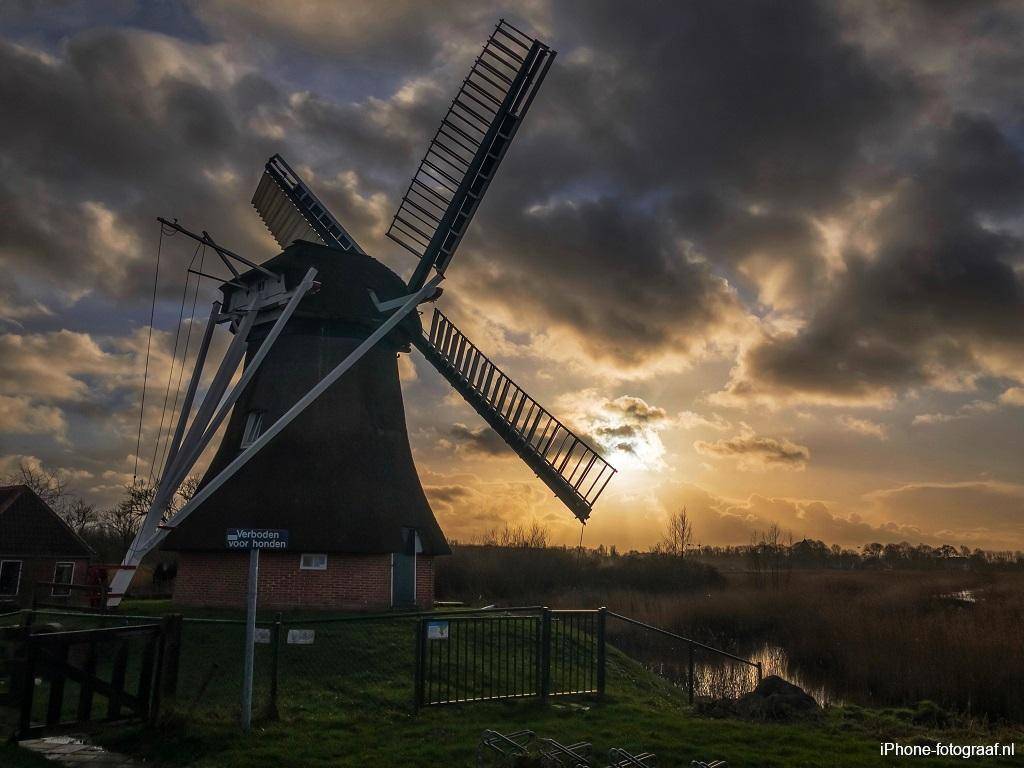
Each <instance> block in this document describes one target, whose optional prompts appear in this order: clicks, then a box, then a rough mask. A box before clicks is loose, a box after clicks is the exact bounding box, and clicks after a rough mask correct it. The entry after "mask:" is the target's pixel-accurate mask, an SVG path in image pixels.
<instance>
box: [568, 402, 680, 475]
mask: <svg viewBox="0 0 1024 768" xmlns="http://www.w3.org/2000/svg"><path fill="white" fill-rule="evenodd" d="M557 405H558V409H559V411H560V412H564V413H565V414H566V418H567V419H568V421H569V423H570V424H573V425H574V426H575V427H576V428H577V429H579V430H580V431H581V432H582V433H583V435H584V438H585V439H588V440H591V441H592V442H593V443H594V444H595V448H597V449H598V450H599V451H601V452H603V453H604V454H605V458H606V459H607V460H608V461H610V462H611V463H612V464H613V465H615V467H616V469H618V470H620V471H621V470H623V469H637V470H648V471H649V470H661V469H665V467H666V464H665V461H664V456H665V445H664V443H663V442H662V440H661V436H660V433H661V432H663V431H665V430H666V429H668V428H670V427H671V426H672V425H673V419H672V418H671V417H670V416H669V414H668V412H667V411H666V410H665V409H664V408H661V407H660V406H657V405H653V404H651V403H648V402H647V401H646V400H644V399H643V398H641V397H636V396H634V395H620V396H619V397H615V398H607V397H603V396H602V395H601V394H599V393H598V392H597V390H594V389H586V390H583V391H580V392H574V393H569V394H566V395H563V396H562V397H561V398H559V400H558V403H557Z"/></svg>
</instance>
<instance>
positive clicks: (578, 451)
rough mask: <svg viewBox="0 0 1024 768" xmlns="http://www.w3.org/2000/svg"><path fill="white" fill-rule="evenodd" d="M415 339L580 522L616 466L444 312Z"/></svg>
mask: <svg viewBox="0 0 1024 768" xmlns="http://www.w3.org/2000/svg"><path fill="white" fill-rule="evenodd" d="M413 344H415V346H416V348H417V349H419V350H420V352H422V353H423V355H424V356H425V357H426V358H427V360H429V361H430V363H431V364H432V365H433V366H434V367H435V368H437V370H438V371H439V372H440V373H441V375H442V376H444V377H445V378H446V379H447V380H448V381H449V382H450V383H451V385H452V386H453V387H455V389H456V391H458V393H459V394H460V395H462V396H463V397H464V398H465V399H466V402H468V403H469V404H470V405H471V406H473V408H474V409H475V410H476V412H477V413H479V414H480V415H481V416H483V418H484V420H485V421H486V422H487V423H488V424H489V425H490V426H491V427H492V428H493V429H494V430H495V431H496V432H497V433H498V434H499V435H501V437H502V439H503V440H504V441H505V442H506V443H508V445H509V446H510V447H511V448H512V450H514V451H515V452H516V453H517V454H519V456H520V457H521V458H522V459H523V461H525V462H526V463H527V465H528V466H529V467H530V468H531V469H532V470H534V472H536V473H537V476H538V477H540V478H541V480H543V481H544V483H545V484H546V485H547V486H548V488H550V489H551V490H552V491H553V492H554V494H555V495H556V496H557V497H558V498H559V499H561V500H562V502H563V503H564V504H565V505H566V506H567V507H568V508H569V510H570V511H571V512H572V513H573V514H574V515H576V517H578V518H579V519H580V520H581V521H584V522H585V521H586V519H587V518H588V517H589V516H590V510H591V508H592V507H593V506H594V504H595V503H596V502H597V499H598V497H599V496H600V495H601V492H602V491H604V489H605V486H607V485H608V481H609V480H611V479H612V476H613V475H614V474H615V469H614V468H613V467H612V466H611V464H609V463H608V462H607V461H605V460H604V459H603V458H602V457H601V455H600V454H598V453H597V451H595V450H594V449H593V448H591V447H590V446H589V445H587V443H586V442H584V441H583V440H581V439H580V438H579V437H578V436H577V435H576V434H575V433H574V432H573V431H572V430H571V429H569V428H568V427H566V426H565V425H564V424H563V423H562V422H560V421H559V420H558V419H556V418H555V417H554V416H552V415H551V414H550V413H549V412H548V411H547V410H546V409H545V408H543V407H542V406H541V405H540V404H539V403H538V402H537V401H536V400H534V399H533V398H532V397H530V396H529V395H528V394H526V392H525V391H524V390H523V389H522V388H521V387H520V386H519V385H517V384H516V383H515V382H514V381H512V379H510V378H509V377H508V376H507V375H506V374H505V373H504V372H503V371H502V370H501V369H500V368H498V366H496V365H495V364H494V363H492V362H491V361H490V360H489V359H488V358H487V356H486V355H484V354H483V353H482V352H481V351H480V350H479V349H477V347H476V346H475V345H474V344H473V342H471V341H470V340H469V339H467V338H466V336H465V335H464V334H463V333H462V332H461V331H460V330H459V329H458V328H456V327H455V325H454V324H453V323H452V322H451V320H449V319H448V318H447V317H445V316H444V314H442V313H441V312H440V311H438V310H436V309H435V310H434V316H433V319H432V320H431V323H430V334H429V336H419V337H416V338H414V339H413Z"/></svg>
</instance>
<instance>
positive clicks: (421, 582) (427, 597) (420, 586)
mask: <svg viewBox="0 0 1024 768" xmlns="http://www.w3.org/2000/svg"><path fill="white" fill-rule="evenodd" d="M416 605H418V606H419V607H420V608H421V609H423V610H429V609H431V608H433V607H434V558H432V557H424V556H423V555H417V556H416Z"/></svg>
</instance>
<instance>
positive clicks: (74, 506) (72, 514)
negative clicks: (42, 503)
mask: <svg viewBox="0 0 1024 768" xmlns="http://www.w3.org/2000/svg"><path fill="white" fill-rule="evenodd" d="M60 516H61V517H63V518H64V522H66V523H67V524H68V525H70V526H71V529H72V530H73V531H74V532H75V533H77V534H78V535H79V536H81V535H82V534H83V533H85V532H86V530H88V529H90V528H92V527H94V526H95V525H96V524H97V523H98V522H99V514H98V513H97V511H96V507H94V506H93V505H92V504H86V503H85V500H84V499H79V498H76V499H75V500H74V501H73V502H71V503H70V504H67V505H66V508H65V509H64V510H63V511H62V512H60Z"/></svg>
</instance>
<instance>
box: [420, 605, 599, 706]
mask: <svg viewBox="0 0 1024 768" xmlns="http://www.w3.org/2000/svg"><path fill="white" fill-rule="evenodd" d="M517 610H518V611H522V612H523V613H521V614H518V615H517V614H514V613H506V615H497V616H495V615H486V616H455V617H434V618H421V619H420V620H419V623H418V625H417V633H416V638H417V640H416V649H417V650H416V704H417V706H428V705H432V704H456V703H461V702H468V701H487V700H491V699H515V698H524V697H537V698H539V699H541V700H544V699H546V698H547V697H549V696H568V695H579V694H588V693H595V694H598V695H601V694H603V693H604V661H605V648H604V622H605V616H606V611H605V610H604V609H603V608H602V609H600V610H584V611H553V610H549V609H547V608H540V609H534V608H526V609H517Z"/></svg>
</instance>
